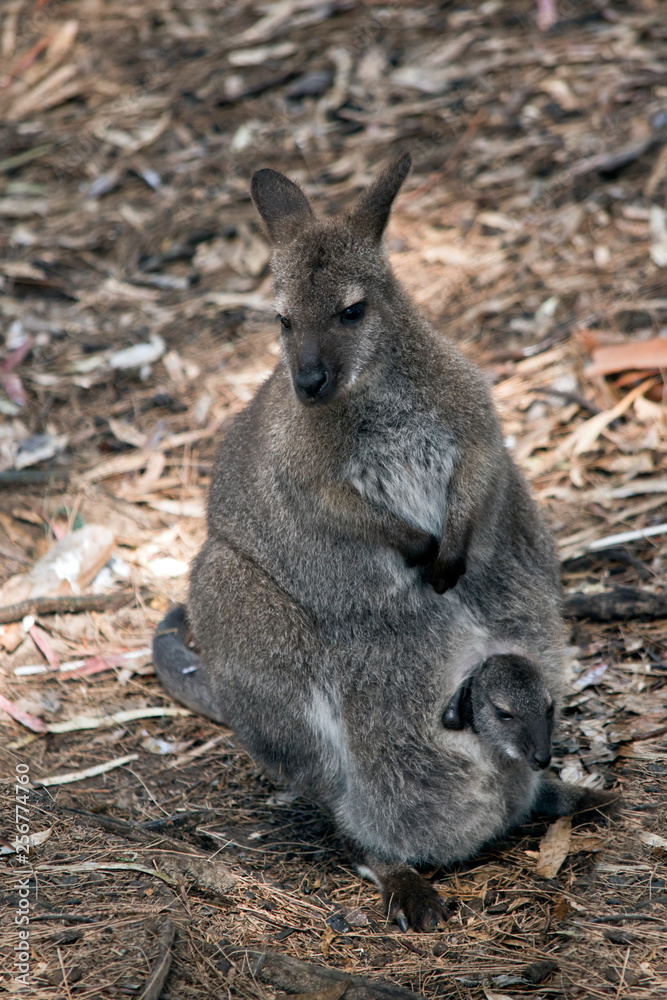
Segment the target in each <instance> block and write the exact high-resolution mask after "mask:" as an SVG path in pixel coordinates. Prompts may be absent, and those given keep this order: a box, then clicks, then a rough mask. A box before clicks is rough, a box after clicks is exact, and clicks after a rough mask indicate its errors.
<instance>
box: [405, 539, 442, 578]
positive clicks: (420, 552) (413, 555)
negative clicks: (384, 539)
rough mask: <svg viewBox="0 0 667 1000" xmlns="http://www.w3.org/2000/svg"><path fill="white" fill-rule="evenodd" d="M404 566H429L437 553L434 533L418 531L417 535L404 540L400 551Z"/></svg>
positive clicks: (411, 567)
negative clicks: (428, 533)
mask: <svg viewBox="0 0 667 1000" xmlns="http://www.w3.org/2000/svg"><path fill="white" fill-rule="evenodd" d="M401 554H402V556H403V558H404V559H405V564H406V566H409V567H410V569H413V568H414V567H415V566H429V565H430V564H432V563H433V562H434V560H435V558H436V557H437V555H438V540H437V538H436V537H435V536H434V535H427V534H426V533H422V532H420V533H419V537H415V538H414V539H410V540H409V541H407V540H406V542H405V543H404V545H403V547H402V552H401Z"/></svg>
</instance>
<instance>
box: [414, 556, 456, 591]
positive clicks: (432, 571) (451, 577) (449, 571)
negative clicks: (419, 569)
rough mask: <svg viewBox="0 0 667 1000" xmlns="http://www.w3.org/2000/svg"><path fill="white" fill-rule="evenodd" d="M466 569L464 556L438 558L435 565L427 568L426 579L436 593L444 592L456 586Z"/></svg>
mask: <svg viewBox="0 0 667 1000" xmlns="http://www.w3.org/2000/svg"><path fill="white" fill-rule="evenodd" d="M465 571H466V561H465V558H464V557H460V558H459V559H436V561H435V562H434V563H433V565H432V566H429V567H428V569H427V570H426V572H425V574H424V579H425V580H426V582H427V583H430V584H431V586H432V587H433V589H434V590H435V592H436V594H444V593H445V591H447V590H451V589H452V587H455V586H456V584H457V583H458V581H459V580H460V579H461V577H462V576H463V574H464V573H465Z"/></svg>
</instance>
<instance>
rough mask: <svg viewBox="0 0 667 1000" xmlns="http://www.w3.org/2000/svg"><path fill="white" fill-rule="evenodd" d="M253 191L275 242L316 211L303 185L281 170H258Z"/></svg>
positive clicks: (260, 212)
mask: <svg viewBox="0 0 667 1000" xmlns="http://www.w3.org/2000/svg"><path fill="white" fill-rule="evenodd" d="M250 193H251V195H252V200H253V201H254V203H255V207H256V209H257V211H258V212H259V214H260V215H261V217H262V219H263V220H264V224H265V226H266V228H267V229H268V231H269V237H270V238H271V241H272V242H273V243H276V242H278V241H279V240H280V239H281V238H282V237H283V236H287V235H289V234H290V233H291V232H292V231H293V230H294V229H295V228H296V227H297V226H299V225H301V224H302V223H303V222H305V221H306V220H307V219H310V218H312V215H313V210H312V208H311V207H310V204H309V202H308V199H307V198H306V196H305V194H304V193H303V191H302V190H301V188H300V187H298V186H297V185H296V184H295V183H294V182H293V181H291V180H289V178H287V177H285V175H284V174H279V173H278V171H277V170H269V169H268V168H266V169H264V170H256V171H255V173H254V174H253V175H252V181H251V184H250Z"/></svg>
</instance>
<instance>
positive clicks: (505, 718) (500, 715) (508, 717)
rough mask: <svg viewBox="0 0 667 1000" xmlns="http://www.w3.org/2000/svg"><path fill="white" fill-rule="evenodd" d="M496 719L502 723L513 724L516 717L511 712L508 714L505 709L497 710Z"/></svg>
mask: <svg viewBox="0 0 667 1000" xmlns="http://www.w3.org/2000/svg"><path fill="white" fill-rule="evenodd" d="M496 718H497V719H500V721H501V722H511V721H512V719H513V718H514V716H513V715H512V713H511V712H506V711H505V709H504V708H496Z"/></svg>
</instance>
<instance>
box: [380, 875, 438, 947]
mask: <svg viewBox="0 0 667 1000" xmlns="http://www.w3.org/2000/svg"><path fill="white" fill-rule="evenodd" d="M391 882H392V885H391V887H390V886H389V885H387V886H386V887H385V892H384V904H385V907H386V910H387V914H388V915H389V916H390V917H391V919H392V920H394V921H395V922H396V923H397V924H398V926H399V927H400V928H401V930H402V931H407V929H408V928H412V930H413V931H418V932H421V933H428V932H429V931H434V930H435V929H436V927H437V926H438V924H440V923H441V922H444V921H445V920H446V919H447V910H446V907H445V903H444V902H443V900H442V897H441V896H440V895H439V893H438V892H437V891H436V890H435V889H434V888H433V886H432V885H431V883H430V882H429V881H428V880H427V879H425V878H424V877H423V876H422V875H420V874H419V873H418V872H416V871H411V872H409V871H406V872H404V873H401V875H400V876H397V877H396V878H394V879H392V880H391Z"/></svg>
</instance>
